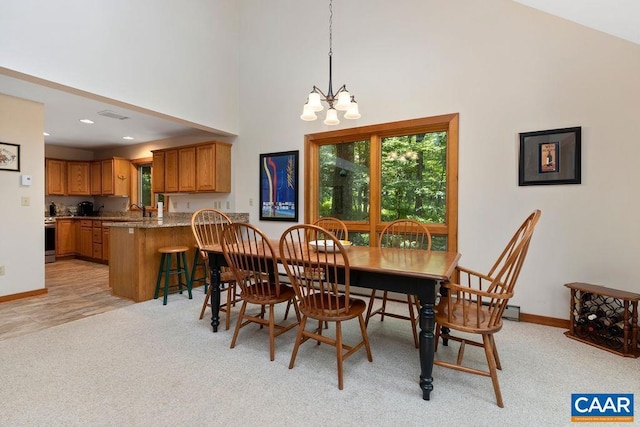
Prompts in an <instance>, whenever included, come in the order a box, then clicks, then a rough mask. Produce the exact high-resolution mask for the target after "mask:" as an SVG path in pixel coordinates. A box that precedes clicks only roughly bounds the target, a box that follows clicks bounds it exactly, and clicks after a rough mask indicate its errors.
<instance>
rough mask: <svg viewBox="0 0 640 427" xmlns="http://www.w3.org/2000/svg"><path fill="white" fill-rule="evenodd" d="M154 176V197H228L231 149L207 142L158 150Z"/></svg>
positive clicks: (221, 144)
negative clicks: (205, 194)
mask: <svg viewBox="0 0 640 427" xmlns="http://www.w3.org/2000/svg"><path fill="white" fill-rule="evenodd" d="M163 166H164V167H163ZM152 173H153V191H154V192H155V193H172V192H183V193H198V192H219V193H229V192H231V145H230V144H226V143H222V142H206V143H202V144H196V145H190V146H184V147H180V148H172V149H167V150H156V151H154V152H153V172H152Z"/></svg>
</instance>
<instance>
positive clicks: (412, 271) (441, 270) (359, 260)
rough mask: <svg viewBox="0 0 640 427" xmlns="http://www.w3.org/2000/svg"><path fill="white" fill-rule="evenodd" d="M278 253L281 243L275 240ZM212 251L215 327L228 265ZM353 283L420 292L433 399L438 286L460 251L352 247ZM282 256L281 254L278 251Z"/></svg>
mask: <svg viewBox="0 0 640 427" xmlns="http://www.w3.org/2000/svg"><path fill="white" fill-rule="evenodd" d="M271 243H272V245H273V247H274V249H275V250H276V252H277V251H278V246H279V242H278V241H277V240H272V242H271ZM203 249H204V250H206V251H207V252H208V259H209V267H210V272H211V286H212V292H211V312H212V315H211V326H212V328H213V332H217V331H218V326H219V324H220V318H219V314H220V283H219V277H220V267H221V266H225V265H226V261H225V258H224V255H223V253H222V247H221V246H220V245H213V246H207V247H205V248H203ZM347 255H348V258H349V267H350V285H351V286H358V287H362V288H370V289H379V290H384V291H392V292H398V293H403V294H410V295H417V296H418V299H419V301H420V306H421V308H420V388H421V389H422V398H423V399H424V400H429V399H430V395H431V391H432V390H433V376H432V372H433V360H434V352H435V341H434V327H435V312H434V306H435V301H436V287H437V285H438V284H439V283H440V282H441V281H443V280H447V279H449V278H450V277H451V275H452V274H453V272H454V270H455V268H456V266H457V265H458V261H459V259H460V254H459V253H457V252H442V251H422V250H407V249H397V248H379V247H369V246H351V247H349V248H348V250H347ZM277 258H279V254H277Z"/></svg>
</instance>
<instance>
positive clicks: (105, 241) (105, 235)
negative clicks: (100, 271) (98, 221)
mask: <svg viewBox="0 0 640 427" xmlns="http://www.w3.org/2000/svg"><path fill="white" fill-rule="evenodd" d="M102 260H103V261H109V227H102Z"/></svg>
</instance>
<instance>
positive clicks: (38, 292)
mask: <svg viewBox="0 0 640 427" xmlns="http://www.w3.org/2000/svg"><path fill="white" fill-rule="evenodd" d="M47 292H49V291H47V288H42V289H35V290H33V291H27V292H20V293H18V294H11V295H5V296H2V297H0V303H3V302H8V301H15V300H18V299H23V298H29V297H35V296H38V295H43V294H46V293H47Z"/></svg>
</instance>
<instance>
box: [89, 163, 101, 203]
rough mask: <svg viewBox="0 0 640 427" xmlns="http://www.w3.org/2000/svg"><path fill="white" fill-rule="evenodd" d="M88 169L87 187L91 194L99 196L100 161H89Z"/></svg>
mask: <svg viewBox="0 0 640 427" xmlns="http://www.w3.org/2000/svg"><path fill="white" fill-rule="evenodd" d="M89 168H90V171H89V176H90V178H89V181H90V184H89V188H90V191H91V195H92V196H99V195H101V194H102V162H100V161H96V162H91V165H90V167H89Z"/></svg>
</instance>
